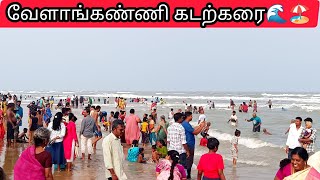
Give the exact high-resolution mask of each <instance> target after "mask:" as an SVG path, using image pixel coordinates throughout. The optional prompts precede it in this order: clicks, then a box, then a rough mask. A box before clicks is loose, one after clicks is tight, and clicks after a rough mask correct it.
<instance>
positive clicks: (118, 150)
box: [102, 120, 128, 180]
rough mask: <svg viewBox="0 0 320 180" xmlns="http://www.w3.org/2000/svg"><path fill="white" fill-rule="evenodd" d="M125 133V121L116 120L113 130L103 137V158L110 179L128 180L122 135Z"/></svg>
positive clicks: (107, 176)
mask: <svg viewBox="0 0 320 180" xmlns="http://www.w3.org/2000/svg"><path fill="white" fill-rule="evenodd" d="M123 134H124V123H123V121H121V120H115V121H113V123H112V132H111V133H110V134H109V135H108V136H107V137H105V138H104V139H103V142H102V149H103V159H104V165H105V167H106V178H107V179H108V180H126V179H128V178H127V176H126V174H125V173H124V168H123V164H124V158H125V157H124V154H123V147H122V145H121V139H120V137H121V136H123Z"/></svg>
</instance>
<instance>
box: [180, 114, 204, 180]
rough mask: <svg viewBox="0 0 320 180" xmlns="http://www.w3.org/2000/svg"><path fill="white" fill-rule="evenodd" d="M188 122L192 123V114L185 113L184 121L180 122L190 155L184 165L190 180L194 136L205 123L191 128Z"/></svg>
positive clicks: (194, 142)
mask: <svg viewBox="0 0 320 180" xmlns="http://www.w3.org/2000/svg"><path fill="white" fill-rule="evenodd" d="M190 121H192V112H185V120H184V121H183V122H182V124H181V125H182V126H183V128H184V130H185V133H186V139H187V145H188V148H189V151H190V155H189V157H187V163H186V167H185V169H187V178H188V179H190V178H191V168H192V165H193V159H194V149H195V144H196V140H195V137H194V136H195V135H198V134H199V133H201V131H202V129H203V128H204V126H205V122H204V121H203V122H202V123H200V125H199V126H197V127H195V128H193V127H192V126H191V125H190Z"/></svg>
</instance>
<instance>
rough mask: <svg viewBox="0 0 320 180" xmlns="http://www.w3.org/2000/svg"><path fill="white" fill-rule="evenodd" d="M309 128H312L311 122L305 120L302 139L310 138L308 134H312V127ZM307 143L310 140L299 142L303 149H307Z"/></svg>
mask: <svg viewBox="0 0 320 180" xmlns="http://www.w3.org/2000/svg"><path fill="white" fill-rule="evenodd" d="M311 128H312V123H311V122H310V121H306V129H305V131H304V134H303V137H302V139H308V138H310V136H311V134H312V129H311ZM308 144H310V142H309V143H301V145H302V147H303V148H304V149H307V146H308Z"/></svg>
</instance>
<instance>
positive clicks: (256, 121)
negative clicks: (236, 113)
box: [246, 113, 261, 132]
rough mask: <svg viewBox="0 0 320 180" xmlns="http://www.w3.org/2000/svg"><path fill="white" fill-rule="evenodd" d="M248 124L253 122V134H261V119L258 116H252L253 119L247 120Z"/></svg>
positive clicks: (254, 114)
mask: <svg viewBox="0 0 320 180" xmlns="http://www.w3.org/2000/svg"><path fill="white" fill-rule="evenodd" d="M246 121H247V122H253V129H252V131H253V132H260V128H261V119H260V118H259V117H258V116H257V114H256V113H253V114H252V118H251V119H249V120H247V119H246Z"/></svg>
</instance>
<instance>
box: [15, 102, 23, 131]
mask: <svg viewBox="0 0 320 180" xmlns="http://www.w3.org/2000/svg"><path fill="white" fill-rule="evenodd" d="M16 110H17V114H19V116H20V118H21V121H20V123H19V126H22V117H23V109H22V107H21V101H17V105H16Z"/></svg>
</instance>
